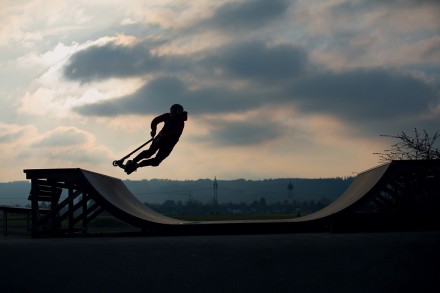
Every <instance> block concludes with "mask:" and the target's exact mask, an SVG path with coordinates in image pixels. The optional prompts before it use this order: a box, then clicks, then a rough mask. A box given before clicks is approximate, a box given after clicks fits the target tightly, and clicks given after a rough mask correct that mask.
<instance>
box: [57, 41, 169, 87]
mask: <svg viewBox="0 0 440 293" xmlns="http://www.w3.org/2000/svg"><path fill="white" fill-rule="evenodd" d="M160 65H161V60H160V58H158V57H156V56H154V55H153V54H151V52H150V49H149V48H148V46H146V45H145V44H137V45H134V46H122V45H115V44H113V43H111V44H107V45H103V46H93V47H90V48H87V49H84V50H82V51H79V52H78V53H76V54H74V55H73V56H72V57H71V59H70V60H69V64H68V65H67V66H66V67H65V68H64V76H65V77H67V78H68V79H71V80H79V81H81V82H90V81H93V80H100V79H106V78H111V77H132V76H139V75H142V74H144V73H146V72H149V71H155V70H157V69H158V68H159V66H160Z"/></svg>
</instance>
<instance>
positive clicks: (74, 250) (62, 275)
mask: <svg viewBox="0 0 440 293" xmlns="http://www.w3.org/2000/svg"><path fill="white" fill-rule="evenodd" d="M0 267H1V269H0V292H45V293H47V292H81V293H85V292H124V293H126V292H387V293H389V292H440V290H439V282H440V231H434V232H432V231H429V232H400V233H397V232H396V233H359V234H357V233H356V234H327V233H319V234H318V233H316V234H315V233H313V234H285V235H239V236H237V235H234V236H178V237H84V238H52V239H50V238H44V239H32V238H29V237H28V236H14V235H11V236H7V237H2V238H0Z"/></svg>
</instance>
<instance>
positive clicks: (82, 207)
mask: <svg viewBox="0 0 440 293" xmlns="http://www.w3.org/2000/svg"><path fill="white" fill-rule="evenodd" d="M62 177H63V176H60V174H59V173H57V170H53V174H51V172H47V171H46V172H33V173H31V172H29V173H27V179H30V180H31V191H30V194H29V198H28V199H29V200H30V201H31V221H32V225H31V231H32V237H40V236H44V235H56V234H60V233H68V234H73V233H75V232H83V233H85V232H87V225H88V223H90V221H91V220H93V219H94V218H95V217H96V216H98V215H99V214H100V213H101V212H102V211H103V209H102V207H100V206H99V205H98V204H97V203H96V202H94V201H93V200H92V198H91V197H90V196H89V194H88V193H87V192H86V191H84V190H81V189H80V188H79V186H77V185H76V184H75V183H74V182H72V181H73V180H69V179H70V178H69V177H66V178H62ZM80 222H81V225H80V226H79V227H78V224H79V223H80Z"/></svg>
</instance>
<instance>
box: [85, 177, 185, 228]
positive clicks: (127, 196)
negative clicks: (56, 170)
mask: <svg viewBox="0 0 440 293" xmlns="http://www.w3.org/2000/svg"><path fill="white" fill-rule="evenodd" d="M78 171H79V172H81V173H82V175H83V176H84V177H85V179H86V180H87V183H88V184H89V188H90V189H93V191H94V192H93V194H94V199H95V200H96V201H98V202H99V203H100V204H102V205H103V206H104V207H105V209H106V210H108V211H109V212H111V213H112V214H113V215H114V216H116V217H118V218H120V219H122V220H124V221H126V222H128V223H134V224H135V225H136V226H139V225H141V224H142V223H143V222H145V223H159V224H167V225H179V224H183V223H185V222H183V221H180V220H176V219H173V218H169V217H167V216H164V215H162V214H160V213H157V212H156V211H154V210H152V209H150V208H148V207H147V206H145V205H144V204H143V203H142V202H141V201H139V200H138V199H137V198H136V196H134V195H133V193H132V192H131V191H130V190H129V189H128V188H127V186H126V185H125V184H124V182H123V181H122V180H120V179H118V178H113V177H110V176H106V175H102V174H98V173H94V172H91V171H87V170H82V169H78Z"/></svg>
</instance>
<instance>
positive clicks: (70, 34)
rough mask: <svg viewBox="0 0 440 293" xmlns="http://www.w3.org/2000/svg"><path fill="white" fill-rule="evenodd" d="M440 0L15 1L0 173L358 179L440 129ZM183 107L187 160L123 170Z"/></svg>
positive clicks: (9, 21) (179, 156)
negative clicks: (402, 139) (400, 144)
mask: <svg viewBox="0 0 440 293" xmlns="http://www.w3.org/2000/svg"><path fill="white" fill-rule="evenodd" d="M439 15H440V2H439V1H436V0H430V1H429V0H425V1H420V0H401V1H399V0H390V1H375V0H357V1H356V0H353V1H345V0H315V1H311V0H271V1H268V0H240V1H230V0H222V1H210V0H194V1H186V0H173V1H172V0H150V1H142V0H124V1H121V0H105V1H104V0H94V1H77V0H75V1H74V0H71V1H66V0H61V1H52V0H50V1H49V0H20V1H15V0H14V1H12V0H2V1H0V18H1V21H0V67H1V71H0V80H1V86H0V112H1V116H0V151H1V153H2V156H1V167H0V181H1V182H6V181H15V180H23V179H25V177H24V174H23V169H33V168H68V167H69V168H70V167H80V168H84V169H88V170H91V171H96V172H100V173H104V174H108V175H111V176H116V177H119V178H123V179H126V178H130V179H144V178H146V179H150V178H168V179H197V178H214V176H217V178H221V179H236V178H245V179H264V178H280V177H306V178H319V177H334V176H350V175H353V172H360V171H363V170H366V169H368V168H371V167H374V166H376V165H377V164H378V163H379V158H378V157H377V155H374V154H373V153H374V152H381V151H383V150H384V149H386V148H388V147H389V146H390V145H391V144H392V143H393V142H394V141H393V140H390V139H387V138H384V137H380V134H399V133H401V132H402V131H405V132H408V133H410V134H411V133H413V129H414V128H418V129H420V130H421V129H426V130H427V131H429V132H431V133H432V132H434V131H436V130H438V129H439V128H440V126H439V125H440V94H439V93H440V17H439ZM174 103H180V104H182V105H183V106H184V107H185V110H187V111H188V113H189V120H188V122H187V124H186V128H185V131H184V134H183V136H182V137H181V140H180V142H179V144H178V145H177V146H176V148H175V150H174V152H173V153H172V155H171V156H170V157H169V158H168V159H167V160H165V161H164V162H163V163H162V165H160V166H159V167H157V168H143V169H140V170H139V171H137V172H135V173H133V174H132V175H130V176H126V175H125V173H124V172H123V171H122V170H121V169H119V168H115V167H113V166H112V161H113V160H115V159H119V158H121V157H123V156H124V155H125V154H127V153H129V152H130V151H132V150H133V149H135V148H136V147H137V146H139V145H141V144H142V143H143V142H145V141H146V140H148V139H149V124H150V121H151V119H152V118H154V117H155V116H157V115H159V114H162V113H164V112H167V111H168V109H169V107H170V106H171V105H172V104H174Z"/></svg>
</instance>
